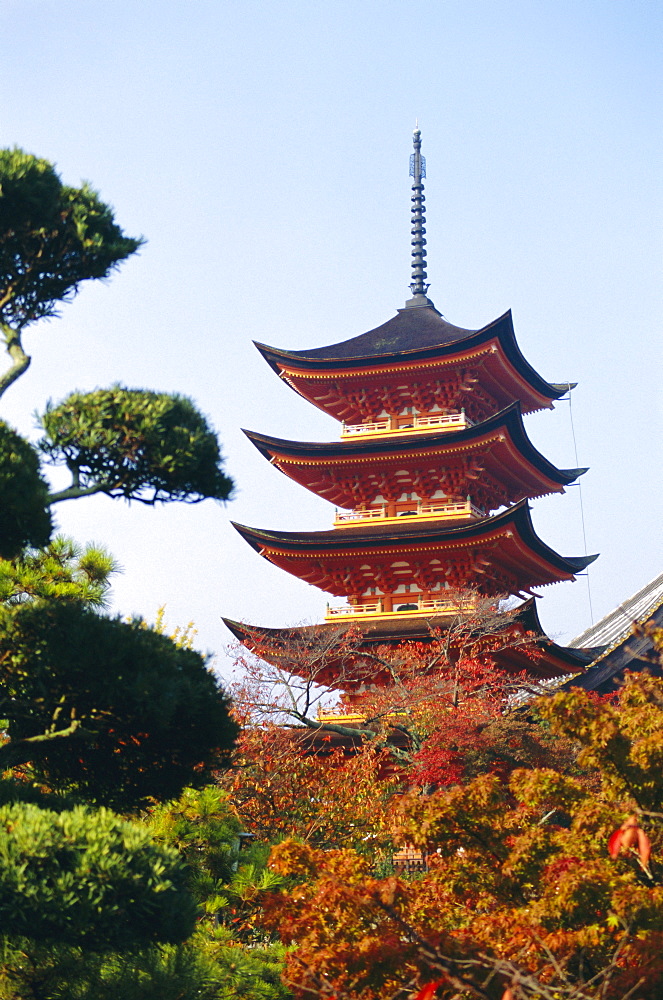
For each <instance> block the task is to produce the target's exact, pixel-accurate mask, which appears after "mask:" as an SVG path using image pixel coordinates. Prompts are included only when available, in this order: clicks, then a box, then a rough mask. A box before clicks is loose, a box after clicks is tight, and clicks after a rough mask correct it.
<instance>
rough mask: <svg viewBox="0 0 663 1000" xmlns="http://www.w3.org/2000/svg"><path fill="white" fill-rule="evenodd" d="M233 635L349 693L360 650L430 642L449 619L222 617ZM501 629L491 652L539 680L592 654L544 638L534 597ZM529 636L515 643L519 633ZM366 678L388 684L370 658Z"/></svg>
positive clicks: (360, 673) (357, 679) (573, 669)
mask: <svg viewBox="0 0 663 1000" xmlns="http://www.w3.org/2000/svg"><path fill="white" fill-rule="evenodd" d="M223 621H224V623H225V625H226V627H227V628H228V629H229V630H230V631H231V632H232V634H233V635H234V636H235V638H236V639H238V640H239V642H241V643H242V645H244V646H246V647H247V648H248V649H251V650H253V651H254V652H255V653H256V654H257V655H259V656H260V657H261V658H262V659H264V660H268V661H269V662H271V663H275V664H280V663H284V664H287V667H288V669H289V670H290V671H291V672H292V673H295V674H298V673H299V674H301V675H302V676H305V677H310V672H311V660H312V656H313V657H314V662H315V664H316V680H317V681H319V683H320V684H325V685H328V686H330V687H332V688H336V687H340V688H341V689H342V690H344V691H346V692H348V693H350V694H351V693H352V692H353V691H354V690H355V689H359V688H361V687H362V686H363V685H365V684H366V682H367V677H366V672H367V668H366V666H365V665H364V664H363V662H362V659H361V655H362V652H371V651H372V650H376V649H378V647H380V646H387V647H391V648H393V647H394V646H395V645H396V644H398V643H401V642H417V643H424V644H429V643H431V642H433V641H435V638H436V629H437V628H439V627H441V628H444V626H445V624H447V623H448V619H445V618H435V617H434V616H430V615H429V616H428V617H421V616H412V615H408V614H407V613H405V612H404V613H402V614H401V615H400V616H399V618H398V621H397V622H395V621H394V620H393V618H392V619H387V620H382V621H373V622H367V623H366V625H365V626H364V627H362V629H361V632H360V633H356V632H355V631H353V630H352V629H351V628H349V627H348V626H347V625H345V624H340V625H337V626H335V627H334V626H326V627H325V626H321V625H305V626H300V627H296V628H263V627H257V626H253V625H246V624H244V623H242V622H236V621H233V620H232V619H230V618H224V619H223ZM504 629H505V632H506V630H507V629H510V630H511V633H510V639H511V641H507V642H505V643H504V645H503V647H502V648H501V649H499V650H497V651H493V652H491V653H490V656H491V658H492V659H493V660H494V661H495V662H496V663H497V665H498V666H499V667H501V668H502V669H504V670H507V671H508V672H511V673H520V672H522V671H525V672H526V673H527V674H529V675H531V676H533V677H538V678H541V679H546V678H551V677H559V676H562V675H564V674H578V673H580V672H582V671H583V670H584V669H585V667H586V666H587V664H588V662H589V661H590V659H591V656H592V654H591V653H590V654H589V655H588V653H587V652H586V651H585V650H582V649H573V648H570V647H566V646H558V645H557V643H555V642H553V641H552V639H549V638H548V636H547V635H546V634H545V632H544V631H543V629H542V627H541V623H540V621H539V616H538V612H537V607H536V602H535V600H534V599H533V598H530V599H529V600H528V601H525V602H524V603H523V604H521V605H520V606H519V607H517V608H514V609H512V610H511V611H508V612H505V615H504ZM516 630H519V631H520V635H526V636H530V637H531V639H530V640H529V641H526V642H524V643H522V644H519V643H518V635H517V634H516ZM369 663H370V667H369V668H368V669H369V671H370V681H371V682H372V683H373V684H377V685H379V684H381V683H384V684H388V683H389V678H388V677H387V676H386V674H385V676H384V677H382V676H381V675H380V673H379V668H378V667H377V665H376V661H375V660H371V661H369Z"/></svg>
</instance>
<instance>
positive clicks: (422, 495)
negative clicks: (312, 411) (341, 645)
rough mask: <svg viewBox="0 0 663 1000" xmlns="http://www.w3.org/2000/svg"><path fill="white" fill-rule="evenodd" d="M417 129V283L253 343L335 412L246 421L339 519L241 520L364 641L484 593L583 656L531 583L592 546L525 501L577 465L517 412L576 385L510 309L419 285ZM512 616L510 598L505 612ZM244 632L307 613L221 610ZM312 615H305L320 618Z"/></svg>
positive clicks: (540, 659) (564, 660)
mask: <svg viewBox="0 0 663 1000" xmlns="http://www.w3.org/2000/svg"><path fill="white" fill-rule="evenodd" d="M425 173H426V166H425V159H424V157H423V156H422V155H421V134H420V131H419V129H418V128H417V129H416V130H415V132H414V152H413V154H412V156H411V158H410V174H411V176H412V178H413V183H412V283H411V285H410V289H411V292H412V296H411V298H410V299H409V300H408V301H407V302H406V303H405V307H404V308H402V309H399V310H398V312H397V314H396V316H394V317H393V318H392V319H390V320H388V321H387V322H386V323H384V324H383V325H382V326H379V327H377V328H376V329H374V330H370V331H369V332H368V333H364V334H361V335H360V336H357V337H353V338H351V339H350V340H345V341H342V342H341V343H338V344H333V345H331V346H330V347H319V348H315V349H312V350H308V351H286V350H280V349H277V348H273V347H268V346H266V345H264V344H256V346H257V348H258V350H259V351H260V352H261V354H262V355H263V357H264V358H265V360H266V361H267V362H268V364H269V365H270V366H271V367H272V368H273V369H274V371H275V372H276V374H277V375H278V376H279V377H280V378H282V379H283V380H284V381H285V382H286V383H287V384H288V385H290V386H291V388H293V389H294V390H295V391H296V392H297V393H299V394H300V395H301V396H303V397H304V398H305V399H306V400H308V401H309V402H310V403H312V404H313V405H314V406H317V407H319V408H320V409H322V410H324V411H325V412H326V413H329V414H330V415H332V416H333V417H335V418H336V419H337V420H339V422H340V423H341V435H340V440H339V441H336V442H331V443H316V442H296V441H286V440H281V439H278V438H273V437H268V436H266V435H263V434H257V433H254V432H250V431H247V432H246V433H247V435H248V437H249V439H250V440H251V441H252V442H253V444H254V445H255V446H256V447H257V448H258V450H259V451H260V452H261V453H262V454H263V455H264V456H265V458H267V459H268V460H269V462H270V463H271V464H272V465H275V466H276V468H277V469H279V470H280V471H281V472H283V473H284V474H285V475H287V476H288V477H289V478H291V479H293V480H295V482H297V483H299V484H300V485H301V486H303V487H305V488H307V489H309V490H311V491H312V492H313V493H316V494H317V495H318V496H320V497H323V498H324V499H326V500H329V501H330V503H333V504H334V505H336V508H337V510H336V514H335V518H334V524H333V527H332V528H331V529H330V530H327V531H316V532H274V531H268V530H261V529H256V528H249V527H246V526H243V525H235V527H236V528H237V530H238V531H239V532H240V534H241V535H242V537H243V538H245V539H246V541H247V542H248V543H249V544H250V545H251V546H252V547H253V548H254V549H255V550H256V551H257V552H258V553H259V554H260V555H262V556H263V557H264V558H266V559H269V560H270V561H271V562H273V563H274V564H275V565H277V566H280V567H281V568H282V569H284V570H286V571H287V572H288V573H291V574H293V575H294V576H297V577H299V578H300V579H302V580H305V581H306V582H307V583H310V584H313V585H314V586H317V587H319V588H320V589H322V590H324V591H327V592H328V593H329V594H331V595H333V596H334V597H336V598H342V599H344V603H341V604H339V603H338V602H337V603H332V604H330V605H328V608H327V613H326V615H325V627H327V628H331V629H334V630H338V627H339V625H341V624H346V625H348V626H349V625H352V626H353V627H359V628H360V629H361V632H362V636H363V641H365V642H366V643H369V644H376V643H379V644H382V645H384V644H385V643H388V644H398V643H400V642H403V641H404V640H407V639H416V640H418V641H421V640H424V641H425V640H426V637H427V636H430V635H431V628H432V627H434V628H437V629H439V628H442V629H443V628H444V622H445V620H446V621H448V620H449V618H450V617H451V616H453V617H454V618H457V617H458V615H463V614H464V613H468V614H469V613H471V610H472V607H473V604H474V602H475V600H476V599H477V598H501V597H504V596H506V595H510V596H514V597H520V598H523V599H524V603H523V604H522V605H521V606H520V609H519V611H518V612H517V614H518V615H519V617H520V619H521V621H522V622H523V623H524V627H525V628H527V630H528V632H529V633H530V634H535V635H537V636H538V637H539V640H538V642H537V656H536V658H535V660H533V657H532V655H531V653H528V654H523V653H521V654H520V655H519V653H518V650H517V648H516V649H514V651H513V652H512V653H511V658H510V662H509V663H508V664H507V665H509V666H510V667H511V668H512V669H523V667H525V668H526V669H527V670H528V672H534V673H538V674H539V675H542V676H552V675H557V674H560V673H564V672H569V671H572V672H577V671H578V670H581V669H582V668H583V667H584V665H585V659H584V658H583V656H582V653H581V652H580V651H579V650H571V649H565V648H563V647H560V646H557V645H556V644H555V643H553V642H551V641H550V640H549V639H547V638H546V637H545V636H544V634H543V632H542V630H541V627H540V624H539V622H538V617H537V614H536V608H535V605H534V601H533V600H532V595H533V588H535V587H542V586H546V585H548V584H552V583H557V582H560V581H562V580H573V579H574V578H575V575H576V574H577V573H578V572H579V571H581V570H583V569H585V567H586V566H587V565H588V564H589V563H590V562H592V560H593V559H594V558H596V557H595V556H582V557H565V556H561V555H559V554H558V553H557V552H555V551H554V550H553V549H551V548H550V547H549V546H547V545H546V544H545V542H543V541H542V540H541V539H540V538H539V537H538V536H537V534H536V532H535V530H534V527H533V524H532V520H531V516H530V507H529V503H528V501H529V500H531V499H534V498H537V497H541V496H544V495H546V494H549V493H553V492H563V491H564V488H565V487H566V486H568V485H569V484H570V483H572V482H573V481H574V480H575V479H576V478H577V477H578V476H579V475H581V474H582V473H583V472H585V471H586V470H585V469H557V468H556V467H555V466H554V465H552V464H551V463H550V462H549V461H548V460H547V459H546V458H544V456H543V455H541V453H540V452H539V451H538V450H537V449H536V448H535V447H534V445H533V444H532V443H531V441H530V440H529V438H528V436H527V433H526V431H525V427H524V425H523V414H527V413H532V412H534V411H536V410H541V409H543V408H552V406H553V403H554V401H555V400H558V399H560V397H562V396H563V395H564V393H565V392H566V391H567V390H569V389H570V388H571V386H569V385H566V384H564V385H557V384H554V383H548V382H546V381H544V379H543V378H541V376H540V375H538V374H537V372H536V371H535V370H534V369H533V368H532V367H531V366H530V365H529V364H528V362H527V361H526V360H525V358H524V357H523V355H522V354H521V352H520V350H519V348H518V345H517V343H516V339H515V334H514V329H513V323H512V319H511V313H510V312H507V313H505V315H504V316H501V317H500V318H499V319H497V320H495V321H494V322H492V323H490V324H489V325H488V326H485V327H483V328H482V329H480V330H466V329H461V328H460V327H457V326H453V325H452V324H450V323H448V322H447V321H446V320H445V319H444V317H443V316H442V315H441V313H440V312H438V310H437V309H436V308H435V306H434V305H433V303H432V301H431V300H430V299H429V298H428V294H427V293H428V287H429V286H428V284H426V277H427V275H426V239H425V233H426V229H425V211H424V185H423V178H424V177H425ZM510 615H511V616H513V612H511V613H510ZM224 620H225V622H226V625H227V626H228V627H229V628H230V630H231V631H232V632H233V633H234V634H235V635H236V636H237V637H238V638H239V639H240V640H241V641H242V642H243V643H244V644H245V645H247V646H249V647H252V648H255V647H256V646H257V645H259V646H260V647H261V648H262V650H263V655H264V648H265V647H266V648H270V647H273V648H274V649H275V650H277V649H278V648H279V647H282V645H283V642H284V640H285V638H286V637H290V638H298V639H301V640H303V641H306V636H307V632H309V631H310V630H309V629H306V628H297V629H266V628H261V627H253V626H247V625H244V624H241V623H238V622H234V621H230V620H227V619H224ZM320 627H321V626H312V627H311V630H312V629H317V630H319V629H320ZM329 681H330V682H331V683H333V677H330V678H329Z"/></svg>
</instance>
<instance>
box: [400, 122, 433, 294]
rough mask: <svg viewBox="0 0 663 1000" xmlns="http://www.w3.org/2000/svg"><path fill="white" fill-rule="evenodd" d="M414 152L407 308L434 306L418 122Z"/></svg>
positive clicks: (411, 158) (411, 169)
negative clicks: (428, 268)
mask: <svg viewBox="0 0 663 1000" xmlns="http://www.w3.org/2000/svg"><path fill="white" fill-rule="evenodd" d="M412 143H413V146H414V152H413V153H411V154H410V177H411V178H412V198H411V201H412V209H411V211H412V229H411V232H412V240H411V244H412V281H411V283H410V291H411V292H412V298H411V299H408V301H407V302H406V303H405V304H406V306H432V305H433V303H432V302H431V301H430V299H428V298H427V297H426V293H427V291H428V288H429V285H428V284H427V283H426V277H427V274H426V237H425V233H426V205H425V202H426V196H425V195H424V183H423V181H424V177H425V176H426V157H425V156H422V155H421V130H420V128H419V122H418V121H417V123H416V125H415V129H414V133H413V136H412Z"/></svg>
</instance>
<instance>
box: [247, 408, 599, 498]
mask: <svg viewBox="0 0 663 1000" xmlns="http://www.w3.org/2000/svg"><path fill="white" fill-rule="evenodd" d="M501 427H503V428H504V429H505V430H507V431H508V432H509V434H510V436H511V439H512V441H513V442H514V444H515V445H516V447H517V448H518V450H519V451H520V452H521V454H522V455H523V456H524V458H525V459H526V460H528V461H529V462H530V463H531V464H532V465H533V466H534V467H535V468H537V469H538V470H539V472H542V473H543V474H544V475H545V476H547V477H548V478H549V479H551V480H552V481H553V482H557V483H559V485H560V486H568V485H569V484H570V483H572V482H574V480H576V479H577V478H578V476H582V475H584V473H585V472H587V471H588V469H586V468H585V469H558V468H557V467H556V466H555V465H553V464H552V462H549V461H548V459H547V458H546V457H545V456H544V455H542V454H541V452H540V451H539V450H538V449H537V448H535V446H534V445H533V444H532V442H531V440H530V438H529V437H528V434H527V431H526V430H525V426H524V424H523V419H522V413H521V407H520V403H518V402H514V403H511V405H510V406H507V407H505V408H504V409H503V410H500V411H499V413H496V414H494V415H493V416H492V417H489V418H488V419H487V420H484V421H482V422H481V423H478V424H474V425H473V426H472V427H468V428H466V429H464V430H459V431H443V432H441V433H439V434H435V433H428V434H426V435H423V434H412V435H405V434H404V435H402V436H401V437H399V438H397V439H392V440H389V439H386V438H383V439H377V438H373V439H371V440H370V441H362V440H359V439H357V440H346V441H343V440H340V441H329V442H317V441H289V440H285V439H283V438H275V437H270V436H269V435H266V434H260V433H258V432H256V431H249V430H246V429H244V428H243V433H244V434H246V436H247V437H248V439H249V441H250V442H251V443H252V444H253V445H254V446H255V447H256V448H257V449H258V451H259V452H260V453H261V454H262V455H263V456H264V457H265V458H266V459H267V460H268V461H269V460H271V458H272V455H273V453H274V452H281V453H285V454H287V455H290V456H293V457H296V456H301V455H304V456H307V457H311V458H315V457H318V456H327V457H330V458H336V457H338V458H340V459H342V455H343V454H344V453H345V454H346V455H374V454H376V452H377V453H380V454H388V453H389V452H396V451H402V450H403V449H404V448H406V449H408V450H411V451H415V449H417V448H419V449H421V450H422V451H423V450H425V449H426V448H430V447H435V448H437V447H439V446H440V445H444V444H447V445H449V446H453V445H457V444H458V443H459V442H466V441H474V440H476V439H477V438H480V437H482V436H483V435H486V434H490V433H492V432H494V431H496V430H498V429H499V428H501Z"/></svg>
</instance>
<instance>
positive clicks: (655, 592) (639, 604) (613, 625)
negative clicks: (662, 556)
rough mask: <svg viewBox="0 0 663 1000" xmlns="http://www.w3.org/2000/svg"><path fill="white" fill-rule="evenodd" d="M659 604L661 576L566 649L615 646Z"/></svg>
mask: <svg viewBox="0 0 663 1000" xmlns="http://www.w3.org/2000/svg"><path fill="white" fill-rule="evenodd" d="M661 604H663V573H661V575H660V576H657V577H656V578H655V579H654V580H652V581H651V583H648V584H647V586H646V587H643V588H642V590H639V591H638V592H637V594H633V596H632V597H629V598H628V600H626V601H622V603H621V604H620V605H619V606H618V607H616V608H615V609H614V611H611V612H610V613H609V614H607V615H605V617H604V618H602V619H601V621H599V622H597V623H596V625H592V626H591V628H588V629H585V631H584V632H582V633H581V634H580V635H578V636H576V638H575V639H573V640H572V641H571V642H570V643H569V646H571V647H573V648H575V647H587V646H604V647H605V646H607V647H610V646H614V645H615V644H616V643H618V642H620V641H621V640H622V639H625V638H626V637H627V636H628V635H629V633H630V631H631V629H632V628H633V625H634V624H635V623H636V622H643V621H646V620H647V618H649V617H650V616H651V615H652V614H653V613H654V611H656V609H657V608H658V607H660V605H661Z"/></svg>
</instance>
